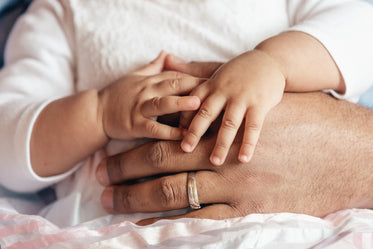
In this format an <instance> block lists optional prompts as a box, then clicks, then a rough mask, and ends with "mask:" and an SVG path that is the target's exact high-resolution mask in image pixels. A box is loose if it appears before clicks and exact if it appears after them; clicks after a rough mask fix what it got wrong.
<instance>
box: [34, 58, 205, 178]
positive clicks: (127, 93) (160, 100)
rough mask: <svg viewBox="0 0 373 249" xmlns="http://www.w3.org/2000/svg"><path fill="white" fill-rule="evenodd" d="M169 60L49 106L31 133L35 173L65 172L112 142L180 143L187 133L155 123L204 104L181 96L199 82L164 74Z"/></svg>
mask: <svg viewBox="0 0 373 249" xmlns="http://www.w3.org/2000/svg"><path fill="white" fill-rule="evenodd" d="M165 57H166V53H164V52H162V53H161V54H160V55H159V56H158V57H157V59H156V60H154V61H153V62H152V63H150V64H149V65H147V66H145V67H144V68H142V69H140V70H138V71H136V72H134V73H131V74H129V75H127V76H125V77H123V78H122V79H120V80H118V81H116V82H114V83H112V84H110V85H109V86H108V87H106V88H105V89H103V90H101V91H100V92H98V91H97V90H95V89H92V90H88V91H85V92H82V93H77V94H74V95H72V96H69V97H66V98H63V99H59V100H56V101H54V102H52V103H50V104H49V105H48V106H46V107H45V109H44V110H43V111H42V112H41V114H40V115H39V117H38V119H37V121H36V123H35V125H34V128H33V133H32V139H31V163H32V165H33V169H34V171H35V172H36V173H37V174H38V175H41V176H50V175H55V174H60V173H62V172H65V171H67V170H68V169H69V168H70V167H71V165H75V164H76V163H77V162H79V161H80V160H82V159H83V158H85V157H87V156H89V155H90V154H92V153H93V152H94V151H95V150H97V149H99V148H102V147H103V146H104V145H105V144H106V143H107V142H108V140H109V139H124V140H129V139H135V138H143V137H148V138H157V139H168V140H177V139H181V138H182V132H183V129H181V128H176V127H171V126H168V125H164V124H161V123H159V122H157V121H156V119H157V117H158V116H162V115H165V114H171V113H176V112H180V111H192V110H196V109H197V108H198V107H199V103H200V102H199V99H198V98H197V97H195V96H184V97H181V96H179V95H185V94H187V93H189V92H190V91H191V90H192V89H193V88H195V87H196V86H197V85H198V84H199V82H200V80H199V79H198V78H195V77H191V76H187V75H184V74H181V73H176V72H163V73H161V72H162V70H163V64H164V59H165ZM61 116H62V117H63V120H64V121H63V122H61V119H60V118H59V117H61ZM56 141H58V143H56ZM52 143H54V144H55V146H51V144H52Z"/></svg>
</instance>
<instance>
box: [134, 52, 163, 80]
mask: <svg viewBox="0 0 373 249" xmlns="http://www.w3.org/2000/svg"><path fill="white" fill-rule="evenodd" d="M166 57H167V53H166V52H165V51H163V50H162V51H161V52H160V53H159V55H158V56H157V58H155V59H154V60H153V61H151V62H150V63H149V64H148V65H145V66H144V67H142V68H140V69H139V70H136V71H135V72H133V73H132V74H135V75H144V76H148V75H155V74H159V73H161V72H162V71H163V67H164V63H165V60H166Z"/></svg>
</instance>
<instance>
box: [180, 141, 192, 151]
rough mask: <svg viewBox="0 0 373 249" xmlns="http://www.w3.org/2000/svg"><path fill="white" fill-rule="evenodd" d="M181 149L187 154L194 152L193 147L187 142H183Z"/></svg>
mask: <svg viewBox="0 0 373 249" xmlns="http://www.w3.org/2000/svg"><path fill="white" fill-rule="evenodd" d="M181 148H182V149H183V150H184V151H185V152H192V146H191V145H190V144H188V143H186V142H181Z"/></svg>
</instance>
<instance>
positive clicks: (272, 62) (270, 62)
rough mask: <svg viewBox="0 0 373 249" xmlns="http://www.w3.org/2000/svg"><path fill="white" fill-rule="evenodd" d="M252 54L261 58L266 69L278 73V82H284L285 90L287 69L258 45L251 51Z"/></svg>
mask: <svg viewBox="0 0 373 249" xmlns="http://www.w3.org/2000/svg"><path fill="white" fill-rule="evenodd" d="M252 52H254V53H258V54H259V55H260V57H262V58H263V59H264V60H265V61H266V64H267V65H266V68H268V69H271V70H275V71H277V72H278V75H279V82H284V84H285V85H284V89H285V90H286V82H287V80H286V79H287V69H286V68H285V66H284V65H283V63H281V61H280V60H279V59H278V58H276V57H275V56H273V55H272V54H271V53H270V52H268V51H266V50H265V49H262V48H261V47H260V46H259V45H258V46H257V47H256V48H254V50H252Z"/></svg>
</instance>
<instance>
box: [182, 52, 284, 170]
mask: <svg viewBox="0 0 373 249" xmlns="http://www.w3.org/2000/svg"><path fill="white" fill-rule="evenodd" d="M279 66H280V65H278V64H277V63H276V61H274V60H273V59H272V58H271V57H270V56H269V55H268V54H266V53H265V52H262V51H260V50H252V51H250V52H247V53H244V54H242V55H240V56H238V57H236V58H234V59H233V60H231V61H229V62H228V63H226V64H224V65H223V66H222V67H221V68H220V69H218V70H217V71H216V73H215V74H214V75H213V76H212V77H211V79H209V80H207V81H206V82H204V83H202V84H201V85H199V86H198V87H196V89H194V90H193V91H192V93H191V95H194V96H198V97H199V99H201V101H202V102H203V103H202V105H201V107H200V109H199V111H198V113H197V114H196V115H195V116H194V118H193V119H192V121H191V123H190V126H189V129H188V131H187V133H186V135H185V137H184V139H183V141H182V143H181V147H182V149H183V150H184V151H185V152H191V151H193V150H194V148H195V147H196V145H197V144H198V142H199V140H200V138H201V136H202V135H203V134H204V133H205V132H206V130H207V129H208V127H209V126H210V125H211V123H212V122H213V121H214V120H215V119H216V118H217V117H218V116H219V114H220V113H221V112H222V110H223V109H225V113H224V116H223V120H222V124H221V127H220V129H219V133H218V136H217V140H216V144H215V147H214V149H213V151H212V153H211V156H210V161H211V162H212V163H213V164H214V165H221V164H223V163H224V161H225V158H226V156H227V154H228V149H229V148H230V146H231V145H232V143H233V141H234V138H235V136H236V134H237V131H238V129H239V127H240V126H241V123H242V120H243V119H246V121H245V132H244V137H243V140H242V145H241V149H240V152H239V160H240V161H241V162H249V161H250V160H251V157H252V155H253V153H254V149H255V146H256V144H257V142H258V139H259V134H260V131H261V129H262V125H263V122H264V119H265V116H266V114H267V113H268V112H269V110H270V109H271V108H272V107H274V106H275V105H277V104H278V103H279V102H280V100H281V98H282V95H283V92H284V89H285V77H284V75H283V74H282V72H281V70H280V68H279ZM184 123H185V120H184ZM186 123H187V122H186Z"/></svg>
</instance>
